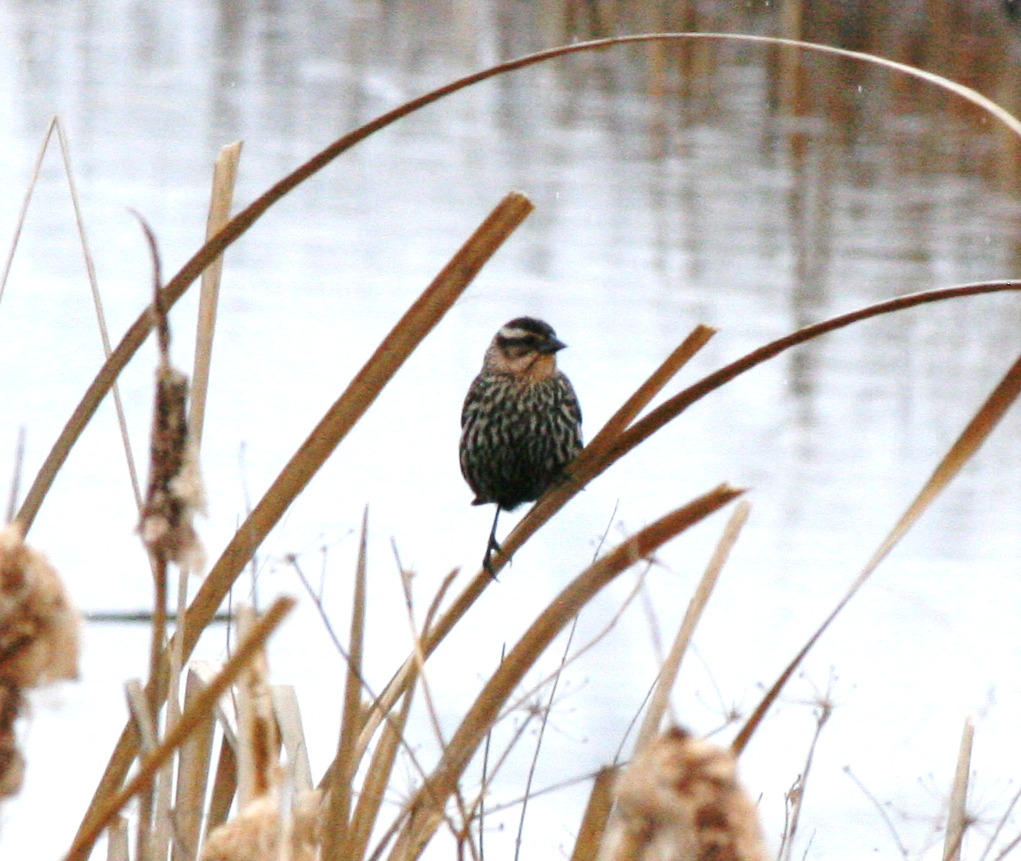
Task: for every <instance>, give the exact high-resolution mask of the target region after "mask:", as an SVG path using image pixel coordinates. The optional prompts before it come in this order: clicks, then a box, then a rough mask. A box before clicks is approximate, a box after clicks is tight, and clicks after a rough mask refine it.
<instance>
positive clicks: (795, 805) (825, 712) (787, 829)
mask: <svg viewBox="0 0 1021 861" xmlns="http://www.w3.org/2000/svg"><path fill="white" fill-rule="evenodd" d="M832 714H833V707H832V704H831V703H830V702H829V700H828V698H824V699H823V700H822V701H821V702H820V704H819V709H818V711H817V712H816V720H815V732H814V733H813V734H812V742H811V744H809V746H808V754H807V755H806V756H805V767H804V768H803V769H802V771H801V774H800V775H798V779H797V781H796V782H795V786H794V787H792V788H791V790H790V791H789V792H788V793H787V810H788V817H787V821H786V823H785V826H784V833H783V840H782V841H781V844H780V852H779V853H778V856H777V857H778V859H779V861H791V853H792V852H793V851H794V838H795V837H796V836H797V833H798V823H799V822H800V821H801V811H802V810H803V809H804V805H805V787H806V786H807V785H808V776H809V774H811V772H812V763H813V762H814V761H815V749H816V747H817V745H818V744H819V737H820V736H821V735H822V731H823V727H825V726H826V723H827V721H828V720H829V719H830V715H832Z"/></svg>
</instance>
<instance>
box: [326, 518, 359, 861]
mask: <svg viewBox="0 0 1021 861" xmlns="http://www.w3.org/2000/svg"><path fill="white" fill-rule="evenodd" d="M368 533H369V509H368V507H367V506H366V508H365V511H364V512H363V514H362V533H361V540H360V541H359V544H358V564H357V567H356V569H355V582H354V596H353V599H352V610H351V636H350V641H349V644H348V661H347V676H346V678H345V683H344V714H343V717H342V719H341V727H340V738H339V739H338V740H337V755H336V757H335V760H334V764H335V767H334V768H333V770H332V780H330V782H329V785H328V786H327V789H328V790H329V793H330V796H329V807H328V813H327V815H326V822H325V827H324V841H323V861H341V859H345V858H350V848H349V847H350V842H351V822H350V818H351V799H352V795H353V794H354V792H353V786H352V783H353V782H354V777H355V772H356V771H357V767H358V759H357V751H356V749H355V742H356V741H357V739H358V733H359V732H360V730H361V723H362V717H363V715H362V702H361V685H362V655H363V651H364V641H365V610H366V594H365V581H366V552H367V543H368Z"/></svg>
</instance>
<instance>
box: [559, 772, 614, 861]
mask: <svg viewBox="0 0 1021 861" xmlns="http://www.w3.org/2000/svg"><path fill="white" fill-rule="evenodd" d="M619 770H620V769H619V768H617V767H616V766H613V767H610V768H604V769H602V770H601V771H600V772H599V773H598V774H597V775H596V779H595V780H594V781H593V783H592V792H591V794H590V795H589V799H588V806H586V808H585V815H584V816H583V817H582V820H581V828H580V829H578V838H577V839H576V840H575V841H574V851H573V852H572V853H571V861H593V859H595V857H596V855H597V854H598V852H599V845H600V843H601V842H602V840H603V832H604V831H605V830H606V821H607V819H609V817H610V810H611V809H613V784H614V783H615V782H616V780H617V773H618V772H619Z"/></svg>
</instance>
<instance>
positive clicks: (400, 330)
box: [26, 192, 533, 827]
mask: <svg viewBox="0 0 1021 861" xmlns="http://www.w3.org/2000/svg"><path fill="white" fill-rule="evenodd" d="M532 209H533V207H532V204H531V202H530V201H529V200H528V199H527V198H526V197H525V196H524V195H522V194H518V193H516V192H515V193H511V194H509V195H507V197H506V198H504V199H503V201H501V202H500V204H499V205H498V206H497V207H496V208H495V209H494V210H493V212H492V213H491V214H490V215H489V217H488V218H486V220H485V221H484V222H483V223H482V225H481V226H480V227H479V228H478V229H477V230H476V231H475V233H474V234H473V235H472V236H471V237H470V238H469V239H468V241H467V242H466V243H465V244H464V246H462V247H461V249H460V250H459V251H458V252H457V254H455V255H454V257H453V258H452V259H451V261H450V262H449V263H448V264H447V265H446V266H445V267H444V268H443V270H442V271H441V272H440V274H439V275H437V277H436V278H435V280H434V281H433V283H432V284H431V285H430V286H429V287H428V288H427V289H426V290H425V292H424V293H422V295H421V296H420V297H419V298H418V299H417V300H416V301H415V303H414V304H413V305H412V306H411V307H410V308H409V309H408V311H407V312H406V313H405V314H404V316H403V317H402V318H401V319H400V321H399V322H398V323H397V325H396V326H394V328H393V329H392V330H391V331H390V333H389V334H388V335H387V336H386V338H384V339H383V342H382V343H381V344H380V346H379V347H378V348H377V349H376V352H375V353H373V355H372V357H371V358H370V359H369V361H368V362H367V363H366V364H365V365H364V366H363V367H362V369H361V370H360V371H359V372H358V374H357V375H356V376H355V378H354V379H353V380H352V381H351V383H350V385H349V386H348V387H347V389H346V390H345V391H344V393H343V394H342V395H341V396H340V398H339V399H338V400H337V401H336V402H335V403H334V404H333V406H332V407H330V409H329V411H328V412H327V413H326V415H325V416H324V417H323V418H322V420H321V421H320V422H319V424H318V425H317V426H316V428H315V429H314V430H313V431H312V433H311V434H310V435H309V437H308V438H307V439H306V440H305V442H304V443H303V444H302V445H301V447H300V448H299V449H298V451H297V452H295V454H294V455H293V456H292V458H291V459H290V461H288V463H287V465H286V466H285V467H284V469H283V471H282V472H281V473H280V475H279V476H277V478H276V480H275V481H274V482H273V484H272V486H271V487H270V489H269V490H268V491H267V492H266V494H265V496H263V498H262V499H261V500H260V501H259V503H258V505H256V507H255V508H254V509H253V511H252V513H251V514H250V515H249V516H248V518H247V519H246V521H245V522H244V523H243V524H242V525H241V527H240V528H239V529H238V531H237V532H236V533H235V535H234V537H233V539H232V540H231V541H230V543H229V544H228V545H227V547H226V549H225V550H224V552H223V554H222V555H221V556H220V558H219V559H218V560H217V562H216V564H215V565H214V566H213V568H212V570H210V572H209V574H208V575H207V576H206V579H205V580H204V581H203V583H202V585H201V587H200V588H199V591H198V593H197V594H196V596H195V599H194V600H193V601H192V604H191V606H190V608H189V609H188V612H187V614H186V615H185V618H184V620H183V622H182V624H181V625H180V626H179V630H178V632H177V633H175V635H174V638H175V640H176V638H177V637H182V638H183V649H182V655H183V658H184V659H185V660H187V658H188V656H190V655H191V651H192V649H193V648H194V647H195V643H196V642H197V641H198V638H199V635H200V634H201V633H202V631H203V630H205V628H206V626H207V625H208V624H209V623H210V622H211V621H212V620H213V617H214V616H215V614H216V611H217V609H218V608H219V606H220V604H221V603H222V602H223V599H224V598H225V597H226V595H227V592H228V591H229V590H230V588H231V586H232V585H233V584H234V581H235V580H236V579H237V577H238V575H239V574H240V573H241V571H242V569H243V568H244V566H245V565H246V564H247V562H248V560H249V558H250V557H251V555H252V553H253V552H254V551H255V549H256V548H257V547H258V546H259V544H260V543H262V540H263V539H264V538H265V537H266V535H267V534H268V533H269V531H270V529H272V528H273V526H275V525H276V523H277V521H278V520H279V519H280V517H281V516H283V513H284V512H285V511H286V510H287V508H288V506H289V505H290V504H291V502H293V500H294V498H295V497H296V496H297V495H298V494H299V493H300V492H301V491H302V490H303V489H304V488H305V486H306V485H307V484H308V482H309V481H310V480H311V479H312V476H313V475H315V473H316V472H317V471H318V470H319V468H320V467H321V466H322V465H323V463H324V462H325V461H326V459H327V458H328V457H329V456H330V454H331V453H332V452H333V450H334V449H335V448H336V446H337V445H339V443H340V441H341V440H342V439H343V438H344V436H346V434H347V432H348V431H349V430H350V429H351V428H352V427H353V426H354V424H355V423H356V422H357V421H358V419H359V418H361V416H362V415H363V414H364V413H365V411H366V410H367V409H368V408H369V406H370V405H371V404H372V402H373V401H374V400H375V399H376V397H377V396H378V395H379V393H380V391H382V389H383V387H384V386H385V385H386V384H387V383H388V382H389V381H390V378H391V377H392V376H393V375H394V374H395V373H396V372H397V370H398V369H399V368H400V367H401V365H402V364H403V363H404V362H405V360H406V359H407V358H408V356H410V355H411V353H412V352H413V351H414V349H415V348H416V347H417V346H418V344H419V343H420V342H421V341H422V339H423V338H424V337H425V336H426V335H427V334H428V333H429V332H430V331H431V330H432V328H433V327H434V326H435V325H436V324H437V323H438V322H439V321H440V319H441V318H442V317H443V315H444V314H445V313H446V312H447V311H448V310H449V309H450V306H451V305H453V304H454V302H455V301H456V300H457V298H458V297H459V296H460V295H461V293H463V292H464V290H465V289H466V288H467V286H468V284H469V283H470V282H471V280H472V279H473V278H474V277H475V275H476V274H477V273H478V271H479V270H480V269H481V268H482V266H483V265H484V264H485V262H486V261H487V260H488V259H489V258H490V257H491V256H492V255H493V254H494V253H495V252H496V250H497V248H499V246H500V245H501V244H502V243H503V242H504V240H505V239H506V238H507V237H508V236H509V235H510V234H511V233H512V232H513V231H514V230H515V228H517V227H518V225H519V224H520V223H521V222H522V221H523V220H524V219H525V217H526V216H527V215H528V214H529V213H530V212H531V211H532ZM26 504H27V503H26ZM147 693H148V694H149V697H150V702H156V701H160V700H162V698H163V697H164V696H165V687H159V688H157V689H155V690H150V691H147ZM135 750H136V741H135V738H134V735H133V734H132V733H131V732H130V731H128V730H127V729H125V731H124V732H122V733H121V737H120V739H118V742H117V747H116V748H115V750H114V752H113V755H112V756H111V758H110V762H109V764H108V765H107V768H106V772H105V773H104V774H103V777H102V778H101V780H100V784H99V786H98V787H97V789H96V793H95V795H94V796H93V800H92V805H91V806H90V810H89V813H88V814H86V821H88V819H89V818H91V817H92V815H93V812H92V811H93V810H94V809H95V807H96V805H97V804H98V803H99V802H100V801H102V799H104V798H106V797H107V796H108V795H110V794H111V793H113V792H115V791H116V789H117V787H118V786H119V785H120V784H121V782H122V781H123V780H124V776H125V774H126V773H127V770H128V767H129V766H130V764H131V760H132V759H133V758H134V755H135ZM83 827H84V826H83Z"/></svg>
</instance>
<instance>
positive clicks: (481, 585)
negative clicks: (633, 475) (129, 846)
mask: <svg viewBox="0 0 1021 861" xmlns="http://www.w3.org/2000/svg"><path fill="white" fill-rule="evenodd" d="M714 333H715V330H714V329H711V328H709V327H708V326H697V327H696V328H695V329H694V330H693V331H692V332H691V334H689V335H688V337H687V338H685V339H684V341H682V342H681V344H680V345H679V346H678V347H677V349H675V350H674V351H673V352H672V353H671V354H670V355H669V356H668V357H667V358H666V359H665V360H664V361H663V363H662V364H661V365H660V366H659V367H658V368H657V369H656V370H655V371H654V372H653V373H652V375H651V376H650V377H649V378H648V379H647V380H646V381H645V382H644V383H643V384H642V385H641V386H640V387H639V388H638V390H637V391H636V392H635V393H634V394H633V395H632V396H631V397H630V398H628V399H627V401H625V402H624V404H623V406H621V407H620V409H618V410H617V412H616V413H614V415H613V416H612V417H611V418H610V420H609V421H608V422H607V423H606V424H605V425H604V426H603V428H602V429H601V430H600V431H599V433H598V434H596V436H595V437H594V438H593V439H592V441H591V442H590V443H589V444H588V445H587V446H586V447H585V448H584V450H583V451H582V452H581V453H580V454H579V455H578V457H577V459H576V460H575V461H574V463H573V464H572V466H571V480H569V481H566V482H564V483H562V484H560V485H558V486H556V487H554V488H551V489H550V490H549V491H548V492H547V493H546V494H545V496H543V498H542V499H540V500H539V502H537V503H536V505H535V506H534V507H533V508H532V509H531V511H529V513H528V514H527V515H526V516H525V518H524V520H522V521H521V523H519V524H518V526H517V527H516V528H515V529H514V530H513V531H512V532H511V534H510V535H509V536H508V537H507V538H506V539H504V542H503V548H504V551H505V553H501V554H497V555H496V556H494V557H493V560H492V562H493V564H492V568H493V571H494V572H499V571H500V570H502V568H503V566H504V565H506V563H507V559H509V558H510V557H511V556H512V555H513V554H514V552H515V551H517V550H518V549H520V547H521V545H522V544H524V542H525V541H526V540H527V539H528V538H529V537H530V536H531V535H533V534H534V533H535V532H536V531H538V529H539V528H540V527H541V526H542V525H543V524H544V523H545V522H546V521H547V520H549V519H550V518H551V517H552V516H553V515H554V514H556V512H557V511H559V510H560V508H562V507H563V506H564V505H565V504H566V503H567V501H568V500H569V499H570V498H571V497H572V496H574V494H575V493H577V492H578V491H579V490H581V488H582V487H583V486H584V485H585V484H587V483H588V482H589V481H591V479H592V478H594V477H595V476H596V475H597V474H598V472H599V471H601V470H599V469H597V468H595V467H594V466H593V464H597V463H599V462H600V460H601V458H596V457H593V456H592V455H591V454H590V452H592V451H600V452H601V451H602V450H604V449H605V448H606V447H607V446H608V445H609V444H610V443H612V441H613V439H614V438H615V433H614V432H615V431H616V430H617V429H619V428H624V427H626V426H627V425H628V424H629V423H630V422H631V421H632V420H633V419H634V417H635V416H636V415H638V413H640V412H641V411H642V409H644V407H645V406H646V405H647V404H648V403H649V402H650V401H651V400H652V399H653V398H654V397H655V396H656V395H657V394H658V393H659V392H660V390H661V389H662V388H663V386H664V385H666V383H667V382H668V381H669V380H670V379H671V378H672V377H673V376H674V375H675V374H676V373H677V371H679V370H680V369H681V367H683V366H684V364H686V363H687V361H688V360H689V359H690V358H691V357H692V356H693V355H694V354H695V353H697V352H698V351H699V350H700V349H701V348H702V347H703V346H704V345H705V344H706V342H708V340H709V339H710V338H711V337H712V336H713V334H714ZM579 464H581V466H579ZM583 476H587V477H583ZM549 498H553V499H554V500H555V501H554V502H547V503H544V500H547V499H549ZM540 506H543V507H542V508H541V509H540ZM537 509H539V510H540V512H541V513H540V514H536V510H537ZM492 580H493V576H492V574H490V572H488V571H484V570H483V571H479V572H478V573H477V574H476V575H475V577H474V579H473V580H472V581H471V582H470V583H469V584H468V585H467V586H466V587H465V588H464V589H463V590H462V592H461V594H460V595H458V596H457V598H456V599H455V600H454V603H453V604H451V606H450V607H449V608H447V611H446V612H445V613H444V614H443V615H442V616H441V617H440V618H439V619H438V620H437V622H436V624H435V625H433V626H429V627H428V628H427V630H424V631H423V632H422V638H421V641H420V648H421V652H422V655H423V656H424V657H426V658H428V656H429V655H431V654H432V652H433V650H434V649H435V648H436V647H437V646H438V645H439V644H440V643H441V642H442V641H443V638H444V637H446V636H447V634H449V633H450V631H451V630H452V629H453V627H454V625H456V624H457V622H458V621H459V620H460V619H461V618H462V617H463V616H464V614H465V613H467V612H468V610H469V609H471V606H472V605H473V604H474V603H475V601H476V600H477V599H478V597H479V596H480V595H481V594H482V593H483V591H485V589H486V587H487V586H488V585H489V584H490V583H491V582H492ZM414 670H415V667H414V656H412V657H410V658H408V660H407V661H405V662H404V664H403V665H402V666H401V668H400V669H399V670H398V671H397V673H396V674H395V675H394V677H393V678H392V679H391V680H390V682H389V684H388V685H387V687H386V689H385V690H384V691H383V693H382V695H381V696H380V697H379V702H378V704H377V707H376V708H375V709H374V710H373V712H372V714H371V715H370V717H369V721H368V723H367V725H366V728H365V731H364V732H363V733H362V739H361V742H360V744H361V746H362V747H364V746H366V745H367V744H368V739H369V738H370V737H371V735H372V734H373V733H374V732H375V731H376V729H377V728H378V727H379V724H380V722H381V721H382V719H383V715H385V714H386V712H387V710H388V709H390V708H391V707H392V706H393V704H394V703H395V702H396V701H397V699H398V698H399V697H400V696H401V694H402V693H403V691H404V689H405V686H406V685H407V683H408V679H410V678H411V676H412V673H413V671H414Z"/></svg>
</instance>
